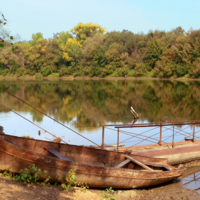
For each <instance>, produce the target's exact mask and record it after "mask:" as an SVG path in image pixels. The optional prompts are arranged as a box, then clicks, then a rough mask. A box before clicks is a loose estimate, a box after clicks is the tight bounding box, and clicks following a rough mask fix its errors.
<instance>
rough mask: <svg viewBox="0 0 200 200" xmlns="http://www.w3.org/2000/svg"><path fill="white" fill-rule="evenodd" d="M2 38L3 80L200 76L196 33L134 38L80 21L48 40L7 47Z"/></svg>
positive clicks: (0, 31)
mask: <svg viewBox="0 0 200 200" xmlns="http://www.w3.org/2000/svg"><path fill="white" fill-rule="evenodd" d="M0 35H1V38H3V39H4V40H5V42H4V44H3V45H1V47H2V48H0V63H1V66H0V76H1V77H4V76H5V77H30V76H32V77H125V76H126V77H159V78H181V77H183V78H200V30H192V29H191V30H189V31H188V32H185V31H184V30H183V29H182V28H181V27H178V28H176V29H173V30H171V31H169V32H166V31H159V30H155V31H149V32H148V33H147V34H144V33H137V34H135V33H132V32H130V31H128V30H123V31H121V32H117V31H111V32H106V29H105V28H104V27H102V26H100V25H97V24H93V23H87V24H83V23H79V24H78V25H76V26H74V28H73V29H71V30H70V31H66V32H61V33H55V34H54V35H53V37H52V38H49V39H45V38H43V34H42V33H36V34H33V35H32V40H30V41H28V42H27V41H26V42H25V41H21V42H13V44H11V43H10V42H9V41H8V40H7V41H6V35H8V34H7V32H6V30H5V29H4V28H3V27H1V29H0Z"/></svg>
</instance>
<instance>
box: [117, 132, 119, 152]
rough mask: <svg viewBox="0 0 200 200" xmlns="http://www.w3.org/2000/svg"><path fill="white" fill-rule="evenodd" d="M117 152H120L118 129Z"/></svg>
mask: <svg viewBox="0 0 200 200" xmlns="http://www.w3.org/2000/svg"><path fill="white" fill-rule="evenodd" d="M117 151H119V128H118V129H117Z"/></svg>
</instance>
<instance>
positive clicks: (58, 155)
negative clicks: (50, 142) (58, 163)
mask: <svg viewBox="0 0 200 200" xmlns="http://www.w3.org/2000/svg"><path fill="white" fill-rule="evenodd" d="M44 149H45V150H47V151H48V152H50V153H51V154H53V155H54V156H56V157H58V158H60V159H62V160H67V161H71V160H70V159H69V158H67V157H65V156H63V155H62V154H61V153H59V152H58V151H56V150H55V149H52V148H46V147H44Z"/></svg>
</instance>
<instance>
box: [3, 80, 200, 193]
mask: <svg viewBox="0 0 200 200" xmlns="http://www.w3.org/2000/svg"><path fill="white" fill-rule="evenodd" d="M1 82H2V83H4V84H5V85H6V87H8V91H9V92H10V93H12V94H14V95H16V96H17V97H19V98H20V99H22V100H24V101H26V102H27V103H29V104H31V105H32V106H34V107H36V108H37V109H39V110H41V111H43V112H45V113H47V114H48V115H50V116H51V117H53V118H54V119H56V120H58V121H60V122H61V123H63V124H65V125H66V126H68V127H70V128H72V129H73V130H75V131H77V132H78V133H80V134H81V135H83V136H84V137H87V138H89V139H90V140H92V141H94V142H95V143H97V144H101V141H102V139H101V137H102V127H101V126H100V125H103V124H123V123H126V124H128V123H133V116H132V114H131V113H130V107H131V106H132V107H133V108H134V109H135V110H136V111H137V112H138V113H139V115H140V119H139V120H138V121H137V123H146V122H167V121H185V120H199V119H200V112H199V111H200V82H198V81H149V80H148V81H141V80H140V81H133V80H127V81H125V80H112V81H111V80H101V81H96V80H72V81H61V80H53V81H52V80H51V81H48V80H17V81H16V80H6V81H4V80H1ZM0 102H1V103H2V104H4V105H5V106H7V107H9V108H11V109H13V110H14V111H16V112H17V113H19V114H20V115H22V116H23V117H25V118H27V119H28V120H30V121H32V122H34V123H35V124H37V125H39V126H41V127H42V128H44V129H45V130H47V131H49V132H51V133H53V134H55V135H56V136H58V137H61V138H62V139H63V140H64V141H66V142H68V143H70V144H76V145H92V143H91V142H90V141H88V140H86V139H84V138H82V137H80V136H79V135H77V134H75V133H73V132H71V131H69V130H68V129H66V128H64V127H63V126H61V125H59V124H58V123H57V122H55V121H53V120H51V119H49V118H48V117H46V116H44V115H42V114H40V113H39V112H37V111H35V110H34V109H32V108H30V107H28V106H27V105H25V104H23V103H22V102H20V101H19V100H17V99H15V98H13V97H12V96H10V95H9V94H7V93H5V92H0ZM0 120H1V121H0V125H1V126H3V127H4V132H5V133H6V134H11V135H15V136H29V137H33V138H35V139H43V140H53V137H52V136H51V135H49V134H48V133H46V132H45V131H41V130H40V129H39V128H38V127H36V126H34V125H33V124H31V123H30V122H28V121H26V120H24V119H23V118H21V117H19V116H18V115H16V114H15V113H13V112H11V111H10V110H8V109H5V108H3V107H2V106H0ZM197 128H198V127H197ZM39 130H40V131H41V134H40V135H39V134H38V131H39ZM134 131H135V132H137V130H136V129H135V130H134ZM142 131H143V132H144V131H145V130H142ZM185 131H186V130H185ZM191 131H192V127H188V129H187V132H191ZM148 134H152V133H151V132H149V133H148ZM166 134H167V135H169V134H171V132H169V131H168V132H166ZM147 136H148V135H147ZM127 137H128V136H127V135H120V141H124V140H126V139H127ZM163 137H164V136H163ZM181 139H182V138H181ZM175 140H177V141H179V140H180V138H179V137H178V136H177V137H176V138H175ZM116 141H117V135H116V132H114V131H112V130H109V129H108V130H106V131H105V143H106V144H115V143H116ZM170 141H171V140H170ZM134 142H135V143H134ZM136 143H137V140H136V138H133V139H132V141H128V142H127V143H126V142H124V144H125V145H126V146H127V145H133V144H136ZM199 171H200V169H199ZM194 174H195V173H193V174H192V175H190V176H188V177H186V178H184V179H183V185H185V187H188V188H190V187H192V189H194V185H195V188H197V190H198V191H199V189H198V187H200V184H199V179H198V177H199V172H196V174H195V175H194ZM196 177H197V178H196ZM192 179H193V180H194V181H191V180H192ZM188 181H189V183H188Z"/></svg>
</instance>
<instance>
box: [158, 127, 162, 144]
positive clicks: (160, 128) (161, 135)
mask: <svg viewBox="0 0 200 200" xmlns="http://www.w3.org/2000/svg"><path fill="white" fill-rule="evenodd" d="M161 142H162V124H160V141H159V142H158V144H159V145H160V146H161Z"/></svg>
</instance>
